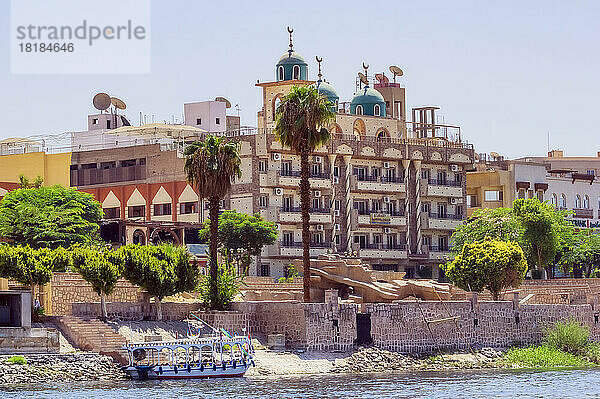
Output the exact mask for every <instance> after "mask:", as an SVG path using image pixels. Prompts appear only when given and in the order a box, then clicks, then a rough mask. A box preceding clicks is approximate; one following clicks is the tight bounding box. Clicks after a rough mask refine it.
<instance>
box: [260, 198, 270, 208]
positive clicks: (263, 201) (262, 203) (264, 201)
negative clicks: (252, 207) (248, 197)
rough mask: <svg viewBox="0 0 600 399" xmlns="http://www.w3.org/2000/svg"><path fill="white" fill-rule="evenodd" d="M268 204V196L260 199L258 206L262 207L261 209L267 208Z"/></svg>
mask: <svg viewBox="0 0 600 399" xmlns="http://www.w3.org/2000/svg"><path fill="white" fill-rule="evenodd" d="M268 204H269V197H267V196H266V195H261V196H260V197H258V206H260V207H261V208H266V207H267V205H268Z"/></svg>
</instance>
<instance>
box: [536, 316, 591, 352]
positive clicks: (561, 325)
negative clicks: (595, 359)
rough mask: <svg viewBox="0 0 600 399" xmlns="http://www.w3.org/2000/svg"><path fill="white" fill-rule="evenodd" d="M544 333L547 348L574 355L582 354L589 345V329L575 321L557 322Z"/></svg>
mask: <svg viewBox="0 0 600 399" xmlns="http://www.w3.org/2000/svg"><path fill="white" fill-rule="evenodd" d="M545 333H546V337H545V338H544V342H545V343H546V344H547V345H548V346H551V347H553V348H556V349H559V350H561V351H564V352H568V353H571V354H574V355H580V354H584V353H585V352H586V348H587V346H588V344H589V338H590V330H589V328H588V327H586V326H583V325H582V324H581V323H579V322H578V321H576V320H575V319H569V320H566V321H559V322H557V323H556V324H554V326H553V327H552V328H548V329H546V331H545Z"/></svg>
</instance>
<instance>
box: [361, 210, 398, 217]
mask: <svg viewBox="0 0 600 399" xmlns="http://www.w3.org/2000/svg"><path fill="white" fill-rule="evenodd" d="M357 210H358V214H359V215H363V216H365V215H370V214H372V213H378V214H384V215H390V216H404V209H401V210H397V211H382V210H379V211H374V210H370V209H357Z"/></svg>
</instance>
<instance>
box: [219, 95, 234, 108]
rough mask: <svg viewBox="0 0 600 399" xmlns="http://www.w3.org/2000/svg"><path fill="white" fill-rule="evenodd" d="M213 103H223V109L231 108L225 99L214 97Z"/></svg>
mask: <svg viewBox="0 0 600 399" xmlns="http://www.w3.org/2000/svg"><path fill="white" fill-rule="evenodd" d="M215 101H219V102H221V103H225V108H231V103H230V102H229V100H228V99H226V98H225V97H216V98H215Z"/></svg>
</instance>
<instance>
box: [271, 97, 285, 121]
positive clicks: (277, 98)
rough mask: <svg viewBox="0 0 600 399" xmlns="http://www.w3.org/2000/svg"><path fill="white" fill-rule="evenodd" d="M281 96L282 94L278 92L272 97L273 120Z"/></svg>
mask: <svg viewBox="0 0 600 399" xmlns="http://www.w3.org/2000/svg"><path fill="white" fill-rule="evenodd" d="M281 97H283V95H281V94H278V95H276V96H275V98H274V99H273V120H275V111H277V107H279V104H281Z"/></svg>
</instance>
